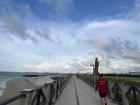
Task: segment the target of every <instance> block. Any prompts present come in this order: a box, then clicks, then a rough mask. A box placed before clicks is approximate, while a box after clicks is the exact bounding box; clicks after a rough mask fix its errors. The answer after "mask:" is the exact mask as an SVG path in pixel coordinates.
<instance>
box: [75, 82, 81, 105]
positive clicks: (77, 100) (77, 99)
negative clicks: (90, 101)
mask: <svg viewBox="0 0 140 105" xmlns="http://www.w3.org/2000/svg"><path fill="white" fill-rule="evenodd" d="M74 86H75V93H76V102H77V105H80V104H79V98H78V93H77V88H76V83H75V79H74Z"/></svg>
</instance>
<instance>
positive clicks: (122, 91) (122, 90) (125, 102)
mask: <svg viewBox="0 0 140 105" xmlns="http://www.w3.org/2000/svg"><path fill="white" fill-rule="evenodd" d="M120 87H121V93H122V101H123V105H129V101H128V99H127V98H126V97H125V94H126V92H127V88H126V86H125V85H124V83H121V84H120Z"/></svg>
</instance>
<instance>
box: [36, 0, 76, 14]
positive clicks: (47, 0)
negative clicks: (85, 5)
mask: <svg viewBox="0 0 140 105" xmlns="http://www.w3.org/2000/svg"><path fill="white" fill-rule="evenodd" d="M39 2H40V3H44V4H46V5H47V6H48V7H49V8H50V9H52V10H54V11H55V12H58V13H66V12H68V10H69V9H70V7H71V6H72V4H73V0H39Z"/></svg>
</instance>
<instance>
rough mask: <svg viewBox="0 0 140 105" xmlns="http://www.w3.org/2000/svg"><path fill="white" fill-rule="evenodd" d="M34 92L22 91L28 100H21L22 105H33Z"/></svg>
mask: <svg viewBox="0 0 140 105" xmlns="http://www.w3.org/2000/svg"><path fill="white" fill-rule="evenodd" d="M32 91H33V90H32V89H24V90H22V91H21V93H22V94H25V95H26V99H25V100H21V104H20V105H31V103H32V96H33V92H32Z"/></svg>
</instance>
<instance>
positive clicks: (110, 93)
mask: <svg viewBox="0 0 140 105" xmlns="http://www.w3.org/2000/svg"><path fill="white" fill-rule="evenodd" d="M112 88H113V83H112V82H111V81H108V91H109V97H110V98H111V99H113V98H114V95H113V92H112Z"/></svg>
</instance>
